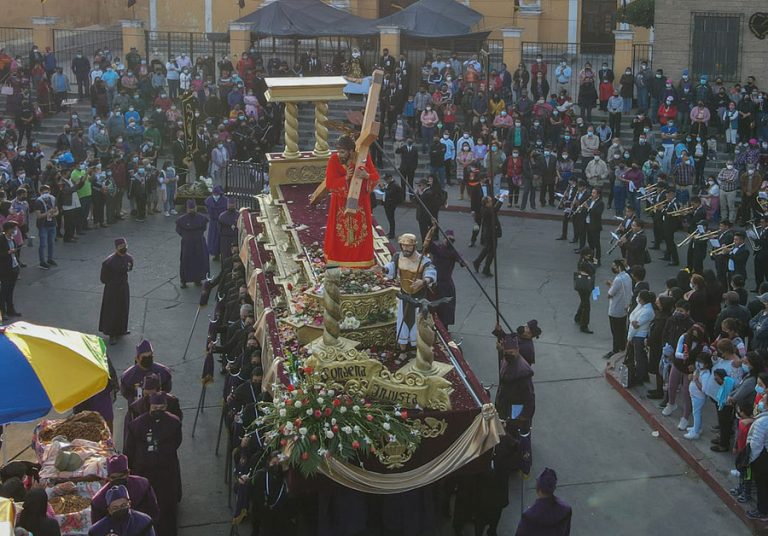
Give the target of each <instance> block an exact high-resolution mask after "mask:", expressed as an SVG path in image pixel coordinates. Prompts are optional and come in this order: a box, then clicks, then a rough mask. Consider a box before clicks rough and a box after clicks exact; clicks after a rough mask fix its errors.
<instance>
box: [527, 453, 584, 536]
mask: <svg viewBox="0 0 768 536" xmlns="http://www.w3.org/2000/svg"><path fill="white" fill-rule="evenodd" d="M556 488H557V473H555V472H554V471H553V470H552V469H550V468H549V467H547V468H545V469H544V470H543V471H542V472H541V474H540V475H539V478H537V479H536V496H537V497H538V498H537V499H536V502H535V503H533V505H532V506H531V507H530V508H528V509H527V510H526V511H525V512H523V515H522V517H521V518H520V524H519V525H518V526H517V532H516V533H515V536H568V535H569V534H570V533H571V517H572V515H573V510H572V509H571V507H570V506H569V505H568V504H567V503H566V502H564V501H563V500H561V499H559V498H557V497H555V489H556Z"/></svg>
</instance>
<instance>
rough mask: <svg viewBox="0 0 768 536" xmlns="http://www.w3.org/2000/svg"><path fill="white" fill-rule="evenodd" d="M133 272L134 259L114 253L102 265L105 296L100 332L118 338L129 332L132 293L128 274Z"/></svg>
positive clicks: (102, 301)
mask: <svg viewBox="0 0 768 536" xmlns="http://www.w3.org/2000/svg"><path fill="white" fill-rule="evenodd" d="M131 270H133V257H131V256H130V255H118V254H117V253H113V254H112V255H110V256H109V257H107V258H106V260H105V261H104V262H103V263H102V264H101V282H102V283H103V284H104V295H103V297H102V300H101V314H100V315H99V331H101V332H102V333H104V334H105V335H110V336H118V335H123V334H124V333H125V332H127V331H128V309H129V307H130V305H131V293H130V289H129V287H128V272H130V271H131Z"/></svg>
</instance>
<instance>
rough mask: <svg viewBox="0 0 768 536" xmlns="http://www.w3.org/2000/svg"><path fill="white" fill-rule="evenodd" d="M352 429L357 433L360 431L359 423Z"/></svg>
mask: <svg viewBox="0 0 768 536" xmlns="http://www.w3.org/2000/svg"><path fill="white" fill-rule="evenodd" d="M352 429H353V430H354V431H355V433H356V434H359V433H360V427H359V426H358V425H355V426H354V427H353V428H352Z"/></svg>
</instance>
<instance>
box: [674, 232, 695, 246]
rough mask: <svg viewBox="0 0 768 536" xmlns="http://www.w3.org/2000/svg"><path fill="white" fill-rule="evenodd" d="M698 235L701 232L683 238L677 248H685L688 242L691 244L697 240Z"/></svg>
mask: <svg viewBox="0 0 768 536" xmlns="http://www.w3.org/2000/svg"><path fill="white" fill-rule="evenodd" d="M698 234H699V231H694V232H692V233H691V234H689V235H688V236H686V237H685V238H683V239H682V240H681V241H680V243H679V244H677V247H679V248H681V247H683V246H684V245H686V244H687V243H688V242H690V241H691V240H697V236H698Z"/></svg>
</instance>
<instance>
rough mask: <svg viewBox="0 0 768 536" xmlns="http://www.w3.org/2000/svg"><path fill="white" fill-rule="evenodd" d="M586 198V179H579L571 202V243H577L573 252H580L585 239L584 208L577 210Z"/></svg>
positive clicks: (587, 194)
mask: <svg viewBox="0 0 768 536" xmlns="http://www.w3.org/2000/svg"><path fill="white" fill-rule="evenodd" d="M587 199H589V189H587V181H585V180H584V179H579V182H578V186H577V189H576V195H575V197H574V199H573V203H572V204H571V221H572V222H573V240H571V244H573V243H578V244H579V247H578V248H576V249H575V250H574V253H581V250H582V249H583V247H584V244H585V243H586V241H587V234H586V231H587V228H586V226H585V225H584V219H585V218H586V217H587V214H586V212H585V211H584V209H581V210H579V207H581V206H582V205H583V204H584V203H585V202H586V201H587ZM585 208H586V207H585Z"/></svg>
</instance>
